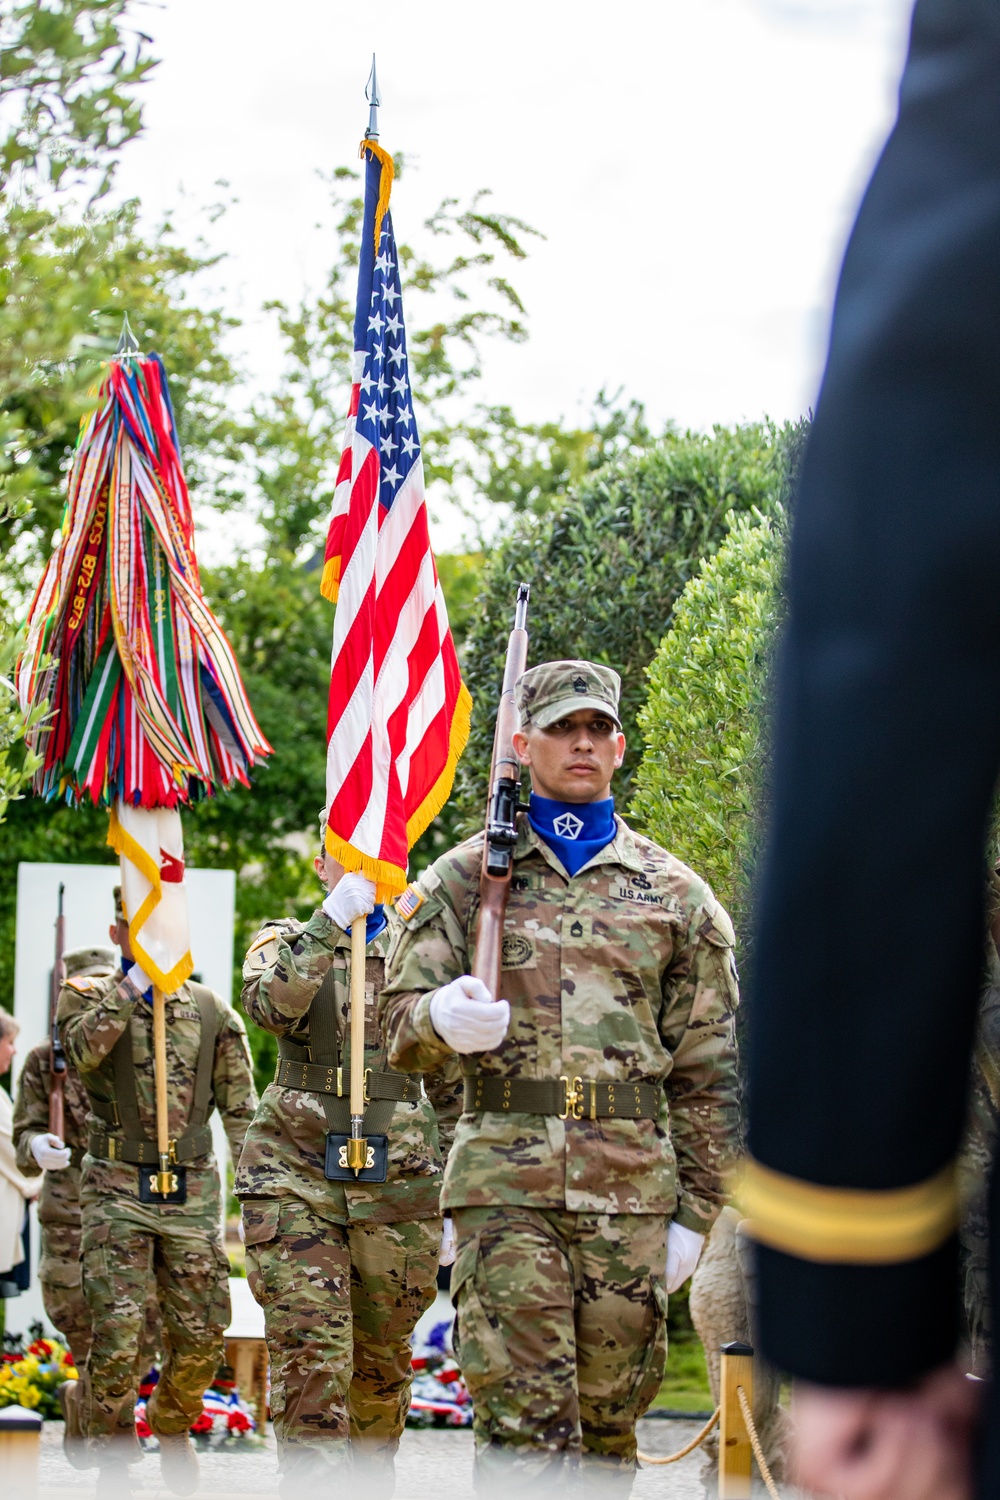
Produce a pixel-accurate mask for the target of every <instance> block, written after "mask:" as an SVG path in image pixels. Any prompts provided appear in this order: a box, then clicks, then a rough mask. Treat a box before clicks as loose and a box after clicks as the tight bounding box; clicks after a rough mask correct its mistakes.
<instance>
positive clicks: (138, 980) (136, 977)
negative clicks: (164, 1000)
mask: <svg viewBox="0 0 1000 1500" xmlns="http://www.w3.org/2000/svg"><path fill="white" fill-rule="evenodd" d="M128 977H129V979H130V980H131V981H132V983H133V984H134V985H135V987H136V989H137V990H138V991H139V994H140V995H145V993H146V991H147V990H149V989H152V987H153V981H152V980H151V979H150V977H149V975H148V974H147V973H146V971H145V969H144V968H143V967H142V965H141V964H133V965H132V967H131V969H129V971H128Z"/></svg>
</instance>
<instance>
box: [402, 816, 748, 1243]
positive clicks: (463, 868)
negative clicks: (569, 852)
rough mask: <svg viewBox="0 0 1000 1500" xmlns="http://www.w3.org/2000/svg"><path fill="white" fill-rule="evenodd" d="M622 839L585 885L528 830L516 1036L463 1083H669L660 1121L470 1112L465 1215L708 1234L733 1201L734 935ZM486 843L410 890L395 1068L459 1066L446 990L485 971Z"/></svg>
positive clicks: (512, 940)
mask: <svg viewBox="0 0 1000 1500" xmlns="http://www.w3.org/2000/svg"><path fill="white" fill-rule="evenodd" d="M617 824H618V832H617V836H616V837H615V839H614V841H613V842H612V843H611V844H608V845H606V846H605V848H604V849H602V850H601V851H600V853H599V854H597V855H596V856H595V857H594V858H593V859H591V860H590V861H589V863H587V864H586V865H584V866H583V868H582V869H581V870H580V871H578V873H577V874H576V875H574V876H572V877H570V876H568V875H567V872H566V870H565V868H564V867H563V865H562V864H561V863H560V861H559V859H558V858H557V856H556V855H555V854H554V853H553V851H552V850H551V849H550V848H549V846H548V845H547V844H546V843H544V841H543V840H542V839H540V838H539V837H538V836H537V834H536V833H535V832H534V830H533V829H532V828H531V826H530V824H529V823H528V821H527V819H526V818H524V817H521V818H519V820H518V841H517V846H516V849H515V852H514V874H513V878H512V881H511V890H510V899H509V904H508V907H507V916H506V926H505V932H504V939H503V965H504V967H503V996H504V998H505V999H506V1000H508V1001H509V1002H510V1007H511V1021H510V1029H509V1031H508V1035H507V1037H506V1039H505V1041H504V1042H503V1043H502V1044H501V1046H500V1048H499V1049H498V1051H496V1052H493V1053H484V1054H482V1055H480V1056H477V1057H468V1058H463V1060H462V1066H463V1069H464V1071H466V1072H467V1073H470V1074H474V1073H480V1074H486V1075H492V1076H497V1077H501V1078H518V1079H525V1078H544V1079H559V1078H560V1077H562V1076H564V1075H565V1076H566V1077H568V1078H573V1077H575V1076H579V1077H581V1078H583V1079H588V1078H589V1079H594V1080H598V1081H600V1080H607V1081H623V1082H624V1081H637V1080H644V1081H646V1082H649V1083H653V1084H657V1085H662V1086H663V1099H662V1104H661V1107H660V1113H659V1118H658V1119H657V1120H655V1121H654V1120H626V1119H610V1118H598V1119H596V1120H591V1119H582V1120H575V1119H568V1120H565V1121H564V1120H561V1119H559V1118H557V1117H556V1116H555V1115H535V1114H513V1113H512V1114H505V1113H499V1112H492V1113H470V1114H463V1115H462V1117H461V1119H460V1121H459V1124H458V1129H457V1132H456V1136H455V1144H454V1148H453V1150H452V1153H451V1156H450V1159H449V1161H448V1170H447V1174H446V1177H445V1187H444V1194H443V1198H442V1201H443V1203H444V1204H445V1205H446V1206H448V1207H458V1206H462V1205H486V1204H492V1203H511V1204H528V1205H531V1206H533V1207H536V1208H566V1209H569V1210H571V1211H575V1212H605V1213H644V1214H645V1213H648V1214H653V1213H655V1214H670V1215H673V1214H676V1217H677V1219H678V1222H680V1223H682V1224H684V1225H686V1226H687V1227H688V1228H691V1229H695V1230H699V1231H702V1232H704V1231H707V1230H708V1229H709V1228H710V1227H711V1224H712V1223H713V1221H714V1219H715V1217H716V1215H717V1213H718V1211H719V1208H720V1207H721V1204H722V1201H723V1174H724V1171H725V1170H726V1168H727V1167H728V1165H729V1158H730V1154H731V1152H732V1149H733V1144H734V1140H735V1125H736V1092H737V1084H736V1053H735V1043H734V1027H733V1020H734V1011H735V1007H736V1004H737V1000H738V991H737V982H736V969H735V965H734V962H733V951H732V945H733V929H732V924H731V923H730V921H729V918H728V916H727V915H726V913H725V911H723V909H722V907H721V906H720V905H719V904H718V902H717V901H716V899H715V897H714V896H713V895H712V892H711V891H710V890H709V888H708V886H707V885H706V884H705V882H704V881H702V880H700V879H699V878H698V876H697V875H695V874H694V873H693V872H692V871H691V870H689V869H688V868H687V866H686V865H683V864H681V862H680V860H677V859H675V858H674V857H673V856H672V855H670V854H667V853H666V851H665V850H663V849H660V848H659V847H658V846H657V845H656V844H654V843H651V842H650V841H649V840H648V839H645V838H641V837H640V836H639V835H638V834H635V833H633V832H632V830H631V829H630V828H628V826H627V825H626V824H625V823H624V822H623V821H622V820H621V818H618V819H617ZM481 850H482V835H477V836H476V837H475V838H472V839H469V840H468V841H467V842H466V843H464V844H461V845H459V847H458V848H457V849H454V850H452V851H451V853H449V854H446V855H444V856H443V857H442V858H441V859H439V860H438V861H437V862H436V863H435V864H434V865H432V866H431V868H430V869H429V870H428V871H427V872H426V873H425V874H424V875H422V876H421V878H420V879H419V880H418V881H417V882H416V884H415V886H413V887H411V895H410V897H409V900H408V901H407V902H405V903H404V907H405V909H407V910H408V911H409V913H410V915H409V916H408V918H407V920H406V921H405V922H402V923H401V926H400V932H399V935H398V937H397V939H396V940H395V941H394V943H393V945H392V948H391V950H390V953H389V958H388V964H387V983H386V987H385V989H384V990H383V992H382V999H381V1015H382V1019H383V1025H384V1027H385V1030H386V1034H387V1035H388V1037H389V1042H390V1047H389V1057H390V1060H391V1061H392V1062H393V1063H394V1064H395V1065H396V1067H400V1068H421V1067H423V1068H427V1067H433V1066H435V1065H437V1064H438V1063H440V1061H441V1059H442V1058H443V1057H445V1056H446V1055H447V1052H448V1048H447V1046H446V1044H445V1043H444V1042H443V1041H442V1040H441V1038H440V1037H439V1036H438V1035H437V1033H436V1032H435V1030H434V1028H433V1026H432V1025H431V1019H430V995H431V992H432V991H433V990H435V989H436V988H438V987H439V986H440V985H442V984H444V983H446V982H447V981H448V980H451V979H454V978H456V977H457V976H458V975H459V974H463V973H468V971H469V967H470V962H471V959H472V955H473V952H474V948H475V938H476V929H477V924H478V908H479V864H480V855H481Z"/></svg>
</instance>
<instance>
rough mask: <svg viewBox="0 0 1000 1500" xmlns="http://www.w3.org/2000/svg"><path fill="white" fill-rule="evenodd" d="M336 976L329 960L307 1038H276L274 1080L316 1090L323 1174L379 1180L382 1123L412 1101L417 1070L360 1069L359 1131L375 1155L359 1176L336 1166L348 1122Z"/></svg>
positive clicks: (384, 1156) (384, 1148)
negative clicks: (323, 1130) (323, 1133)
mask: <svg viewBox="0 0 1000 1500" xmlns="http://www.w3.org/2000/svg"><path fill="white" fill-rule="evenodd" d="M336 989H337V978H336V971H335V969H334V966H333V965H332V964H331V965H330V967H329V969H327V971H326V973H325V974H324V976H323V982H322V983H321V985H320V987H319V989H318V990H317V991H316V994H315V995H314V996H313V1000H312V1004H311V1005H310V1007H309V1043H308V1045H306V1046H301V1045H299V1044H298V1043H297V1042H293V1041H290V1040H289V1038H288V1037H279V1038H278V1066H277V1068H276V1069H275V1074H274V1081H275V1083H276V1084H277V1085H278V1087H279V1088H285V1089H303V1090H305V1091H306V1092H307V1093H313V1094H318V1095H319V1098H320V1103H321V1104H322V1106H323V1113H324V1114H325V1115H326V1123H327V1129H328V1130H329V1132H330V1133H329V1135H328V1136H327V1153H326V1176H327V1177H328V1178H330V1179H331V1180H332V1181H340V1180H344V1181H348V1182H354V1181H358V1180H360V1181H362V1182H366V1181H373V1182H384V1181H385V1177H386V1172H387V1163H388V1135H387V1132H388V1129H389V1125H390V1123H391V1121H392V1115H393V1110H394V1109H395V1108H396V1105H397V1104H415V1103H416V1102H417V1100H418V1099H419V1098H420V1074H419V1073H415V1074H414V1073H392V1072H388V1071H384V1070H382V1069H379V1068H366V1069H365V1115H364V1127H363V1129H364V1135H365V1138H366V1139H367V1140H368V1142H369V1144H370V1146H372V1147H373V1151H374V1156H375V1160H374V1161H373V1163H372V1164H371V1165H370V1166H369V1167H367V1168H366V1169H365V1170H363V1171H362V1172H361V1173H360V1175H359V1176H356V1174H355V1173H354V1172H353V1171H352V1170H350V1169H344V1170H341V1165H340V1162H339V1155H340V1146H341V1143H342V1142H344V1141H345V1140H346V1138H347V1133H348V1131H349V1130H350V1128H351V1105H350V1098H349V1095H350V1048H349V1047H348V1048H346V1049H345V1050H344V1052H343V1053H341V1049H340V1040H339V1037H338V1028H337V1002H336Z"/></svg>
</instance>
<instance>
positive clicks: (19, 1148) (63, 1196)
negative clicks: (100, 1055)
mask: <svg viewBox="0 0 1000 1500" xmlns="http://www.w3.org/2000/svg"><path fill="white" fill-rule="evenodd" d="M63 1107H64V1109H65V1115H66V1145H67V1146H69V1147H71V1148H72V1150H73V1151H74V1154H75V1153H77V1152H79V1153H80V1156H79V1157H78V1158H76V1159H77V1162H78V1163H79V1160H80V1159H81V1158H82V1154H83V1152H84V1151H85V1150H86V1147H87V1115H88V1113H89V1112H90V1105H89V1104H88V1102H87V1091H86V1089H85V1088H84V1086H83V1084H82V1083H81V1082H80V1077H79V1074H78V1073H77V1072H76V1071H75V1069H73V1068H67V1069H66V1074H65V1083H64V1084H63ZM48 1133H49V1044H48V1042H39V1044H38V1046H37V1047H32V1049H31V1051H30V1052H29V1053H28V1055H27V1057H26V1058H25V1059H24V1067H23V1068H22V1069H21V1076H20V1077H19V1078H18V1080H17V1099H16V1100H15V1103H14V1149H15V1150H16V1152H17V1165H18V1167H19V1168H20V1170H21V1171H22V1172H23V1173H24V1175H25V1177H37V1176H38V1174H39V1172H40V1171H41V1168H40V1167H39V1165H38V1163H37V1162H36V1161H35V1158H34V1157H33V1156H32V1154H31V1143H32V1141H33V1140H34V1139H35V1137H36V1136H39V1135H48ZM38 1221H39V1223H40V1224H79V1222H80V1167H79V1164H77V1165H76V1166H69V1167H63V1168H62V1170H61V1171H58V1172H46V1173H45V1177H44V1180H43V1182H42V1190H41V1192H40V1193H39V1195H38Z"/></svg>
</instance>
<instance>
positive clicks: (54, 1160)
mask: <svg viewBox="0 0 1000 1500" xmlns="http://www.w3.org/2000/svg"><path fill="white" fill-rule="evenodd" d="M31 1154H32V1156H33V1157H34V1158H35V1160H36V1161H37V1163H38V1165H39V1166H40V1167H41V1169H42V1171H43V1172H61V1171H62V1169H63V1167H68V1166H69V1157H70V1150H69V1147H68V1146H64V1145H63V1143H62V1141H61V1140H60V1139H59V1137H58V1136H57V1135H52V1134H51V1133H49V1134H48V1135H36V1136H35V1137H34V1139H33V1140H32V1142H31Z"/></svg>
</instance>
